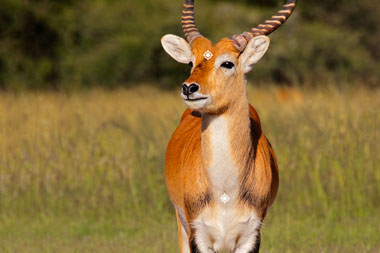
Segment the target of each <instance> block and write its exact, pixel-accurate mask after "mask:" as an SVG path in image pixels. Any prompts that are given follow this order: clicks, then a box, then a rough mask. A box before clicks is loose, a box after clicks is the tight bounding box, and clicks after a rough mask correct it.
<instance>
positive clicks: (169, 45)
mask: <svg viewBox="0 0 380 253" xmlns="http://www.w3.org/2000/svg"><path fill="white" fill-rule="evenodd" d="M161 44H162V47H163V48H164V50H165V51H166V53H168V54H169V55H170V56H171V57H172V58H173V59H174V60H176V61H177V62H180V63H185V64H187V63H189V62H190V61H191V56H192V53H191V48H190V45H189V43H187V41H186V40H184V39H183V38H181V37H179V36H177V35H173V34H167V35H165V36H163V37H162V38H161Z"/></svg>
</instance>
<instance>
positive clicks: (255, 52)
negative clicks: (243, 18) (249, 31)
mask: <svg viewBox="0 0 380 253" xmlns="http://www.w3.org/2000/svg"><path fill="white" fill-rule="evenodd" d="M268 47H269V38H268V37H267V36H264V35H260V36H257V37H254V38H252V39H251V40H250V41H249V42H248V44H247V47H246V48H245V49H244V52H243V53H242V54H241V56H240V60H239V61H240V64H241V66H243V68H244V73H248V72H249V71H251V70H252V68H253V66H254V65H255V64H256V63H257V62H258V61H259V60H260V59H261V57H263V55H264V54H265V52H266V51H267V49H268Z"/></svg>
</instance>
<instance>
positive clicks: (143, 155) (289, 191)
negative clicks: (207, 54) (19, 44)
mask: <svg viewBox="0 0 380 253" xmlns="http://www.w3.org/2000/svg"><path fill="white" fill-rule="evenodd" d="M249 98H250V99H249V100H250V102H251V104H252V105H253V106H254V107H255V108H256V109H257V111H258V113H259V115H260V118H261V121H262V125H263V130H264V133H265V134H266V135H267V137H268V138H269V140H270V141H271V143H272V145H273V147H274V150H275V152H276V155H277V159H278V164H279V170H280V188H279V194H278V196H277V199H276V201H275V203H274V205H273V206H272V208H271V209H270V210H269V212H268V215H267V217H266V219H265V221H264V226H263V228H262V247H261V251H262V252H380V90H368V89H364V88H355V89H351V90H338V89H335V88H331V89H329V88H326V89H289V88H288V89H285V88H274V87H262V88H252V87H250V88H249ZM184 109H185V107H184V105H183V102H182V101H181V98H180V96H179V92H165V91H160V90H159V89H158V88H152V87H148V86H147V87H142V88H135V89H132V90H123V89H121V90H114V91H103V90H92V91H81V92H79V93H72V94H65V93H54V92H27V93H20V94H13V93H0V252H32V253H33V252H137V253H138V252H178V246H177V231H176V222H175V215H174V209H173V207H172V205H171V203H170V201H169V199H168V195H167V192H166V187H165V177H164V156H165V149H166V145H167V143H168V140H169V138H170V136H171V133H172V132H173V131H174V129H175V127H176V126H177V124H178V123H179V119H180V117H181V113H182V112H183V111H184Z"/></svg>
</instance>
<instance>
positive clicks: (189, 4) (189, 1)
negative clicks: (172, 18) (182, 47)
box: [181, 0, 203, 44]
mask: <svg viewBox="0 0 380 253" xmlns="http://www.w3.org/2000/svg"><path fill="white" fill-rule="evenodd" d="M181 23H182V29H183V32H184V33H185V37H186V39H187V41H188V42H189V43H190V44H191V43H192V42H193V41H194V40H195V39H196V38H198V37H203V36H202V34H201V33H200V32H199V31H198V28H197V26H196V25H195V19H194V0H185V2H184V3H183V10H182V20H181Z"/></svg>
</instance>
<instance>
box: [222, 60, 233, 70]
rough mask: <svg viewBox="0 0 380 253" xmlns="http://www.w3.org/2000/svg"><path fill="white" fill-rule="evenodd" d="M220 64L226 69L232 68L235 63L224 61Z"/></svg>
mask: <svg viewBox="0 0 380 253" xmlns="http://www.w3.org/2000/svg"><path fill="white" fill-rule="evenodd" d="M220 66H221V67H223V68H226V69H232V68H233V67H234V66H235V65H234V64H233V63H232V62H230V61H225V62H223V63H222V65H220Z"/></svg>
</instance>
